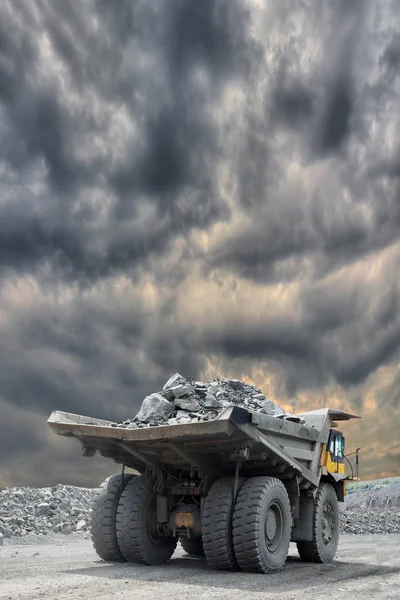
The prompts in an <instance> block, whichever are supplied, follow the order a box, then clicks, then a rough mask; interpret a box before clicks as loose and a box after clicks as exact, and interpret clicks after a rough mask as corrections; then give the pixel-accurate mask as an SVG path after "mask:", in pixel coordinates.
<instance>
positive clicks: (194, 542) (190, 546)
mask: <svg viewBox="0 0 400 600" xmlns="http://www.w3.org/2000/svg"><path fill="white" fill-rule="evenodd" d="M180 542H181V546H182V548H183V549H184V551H185V552H186V554H190V556H204V547H203V540H202V539H201V537H200V538H196V539H188V538H180Z"/></svg>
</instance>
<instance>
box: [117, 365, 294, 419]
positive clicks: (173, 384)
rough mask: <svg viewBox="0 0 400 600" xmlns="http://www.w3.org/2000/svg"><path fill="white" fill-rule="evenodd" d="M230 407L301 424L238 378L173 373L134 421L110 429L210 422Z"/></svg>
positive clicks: (252, 386)
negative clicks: (203, 378)
mask: <svg viewBox="0 0 400 600" xmlns="http://www.w3.org/2000/svg"><path fill="white" fill-rule="evenodd" d="M230 406H239V407H241V408H246V409H248V410H252V411H257V412H262V413H264V414H266V415H269V416H274V417H279V418H284V419H291V420H295V421H297V422H300V421H302V419H300V418H299V417H295V416H294V415H290V414H287V413H285V411H284V410H283V409H282V408H281V407H280V406H278V405H277V404H276V403H275V402H273V400H268V399H267V398H266V397H265V395H264V394H263V393H262V391H261V390H260V388H256V387H255V386H254V385H251V384H248V383H244V382H243V381H240V380H238V379H212V380H210V381H207V382H203V381H196V380H194V379H192V378H190V377H182V375H180V374H179V373H175V375H173V376H172V377H171V378H170V379H169V380H168V381H167V383H166V384H165V385H164V387H163V389H162V390H161V391H159V392H156V393H155V394H150V396H147V397H146V398H145V399H144V400H143V402H142V406H141V408H140V410H139V412H138V413H137V415H136V416H135V417H134V418H133V419H127V420H126V421H121V422H120V423H113V424H112V426H113V427H122V428H125V429H136V428H142V427H154V426H157V425H177V424H185V423H193V422H198V421H210V420H212V419H215V418H216V417H218V415H219V414H220V413H221V412H222V411H223V410H224V409H226V408H228V407H230Z"/></svg>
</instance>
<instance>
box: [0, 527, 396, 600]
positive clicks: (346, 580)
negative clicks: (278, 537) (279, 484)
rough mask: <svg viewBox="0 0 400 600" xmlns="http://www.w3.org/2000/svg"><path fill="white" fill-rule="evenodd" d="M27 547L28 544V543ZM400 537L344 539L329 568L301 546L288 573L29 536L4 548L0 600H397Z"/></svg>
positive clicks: (292, 555)
mask: <svg viewBox="0 0 400 600" xmlns="http://www.w3.org/2000/svg"><path fill="white" fill-rule="evenodd" d="M22 541H23V542H24V543H21V542H22ZM399 548H400V536H398V535H373V536H372V535H371V536H370V535H365V536H352V535H344V536H342V538H341V540H340V544H339V549H338V553H337V559H336V561H335V562H334V563H332V564H329V565H312V564H306V563H301V562H300V561H299V559H298V555H297V552H296V548H295V546H293V547H292V546H291V549H290V558H289V560H288V562H287V564H286V566H285V569H284V571H283V572H282V573H278V574H276V575H253V574H248V573H223V572H218V571H212V570H210V568H209V567H208V566H207V564H206V562H205V560H203V559H191V558H189V557H187V556H186V555H185V554H184V553H183V551H182V550H181V549H179V550H177V552H176V553H175V555H174V557H173V559H172V560H171V562H170V563H169V564H168V565H164V566H162V567H144V566H143V567H142V566H136V565H129V564H126V563H125V564H110V563H104V562H102V561H100V560H99V559H98V557H97V556H96V554H95V553H94V551H93V549H92V546H91V542H90V540H88V539H82V537H81V536H75V535H70V536H63V535H51V536H48V537H46V539H43V538H41V539H40V540H38V539H37V537H36V536H27V537H26V538H24V539H23V540H22V539H21V538H19V539H13V540H4V546H1V547H0V581H1V585H0V598H1V599H7V600H11V599H12V600H35V599H37V598H46V600H62V599H64V598H68V599H70V600H74V599H78V598H79V599H82V600H90V599H96V600H123V599H128V598H129V599H130V600H131V599H132V598H135V600H136V599H138V600H141V599H143V600H152V599H159V598H163V599H164V600H169V599H171V600H172V599H173V600H188V599H189V598H193V597H196V600H208V599H209V598H217V599H225V598H226V599H227V600H228V599H229V600H236V599H240V600H249V599H250V598H260V599H261V598H262V599H263V600H268V599H274V600H276V598H279V600H296V599H297V598H305V597H306V598H307V600H320V599H321V598H329V599H333V600H334V599H337V600H339V599H340V600H343V598H349V597H350V596H351V598H360V599H362V600H372V599H375V598H382V599H393V600H394V599H397V598H399V586H400V552H399Z"/></svg>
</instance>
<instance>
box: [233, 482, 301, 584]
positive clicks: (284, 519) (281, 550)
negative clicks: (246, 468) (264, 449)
mask: <svg viewBox="0 0 400 600" xmlns="http://www.w3.org/2000/svg"><path fill="white" fill-rule="evenodd" d="M291 521H292V516H291V508H290V502H289V498H288V495H287V492H286V488H285V486H284V485H283V483H282V482H281V481H280V480H279V479H275V478H274V477H252V478H251V479H248V480H247V481H246V483H245V484H244V485H243V486H242V488H241V490H240V492H239V494H238V497H237V500H236V504H235V510H234V513H233V544H234V548H235V554H236V559H237V561H238V564H239V567H240V568H241V569H242V570H243V571H251V572H253V573H277V572H278V571H281V570H282V569H283V567H284V565H285V561H286V558H287V554H288V550H289V543H290V534H291V525H292V522H291Z"/></svg>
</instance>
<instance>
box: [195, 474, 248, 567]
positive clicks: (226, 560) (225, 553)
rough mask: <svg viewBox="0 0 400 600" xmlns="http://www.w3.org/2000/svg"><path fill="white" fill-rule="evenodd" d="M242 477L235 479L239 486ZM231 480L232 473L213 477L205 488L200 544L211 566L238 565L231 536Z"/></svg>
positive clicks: (232, 502)
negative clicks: (214, 479) (209, 485)
mask: <svg viewBox="0 0 400 600" xmlns="http://www.w3.org/2000/svg"><path fill="white" fill-rule="evenodd" d="M244 481H245V480H244V479H240V480H239V489H240V488H241V486H242V485H243V482H244ZM234 484H235V478H234V477H221V478H220V479H217V481H215V482H214V483H213V485H212V486H211V488H210V491H209V492H208V495H207V497H206V499H205V502H204V508H203V514H202V527H203V546H204V554H205V555H206V559H207V562H208V563H209V565H210V566H211V567H213V568H214V569H223V570H225V571H234V570H235V569H237V568H238V564H237V561H236V557H235V550H234V547H233V537H232V514H233V506H234V502H235V499H234V497H233V491H234Z"/></svg>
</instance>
